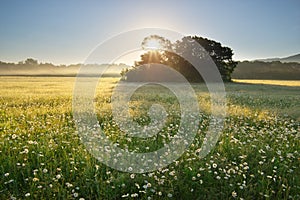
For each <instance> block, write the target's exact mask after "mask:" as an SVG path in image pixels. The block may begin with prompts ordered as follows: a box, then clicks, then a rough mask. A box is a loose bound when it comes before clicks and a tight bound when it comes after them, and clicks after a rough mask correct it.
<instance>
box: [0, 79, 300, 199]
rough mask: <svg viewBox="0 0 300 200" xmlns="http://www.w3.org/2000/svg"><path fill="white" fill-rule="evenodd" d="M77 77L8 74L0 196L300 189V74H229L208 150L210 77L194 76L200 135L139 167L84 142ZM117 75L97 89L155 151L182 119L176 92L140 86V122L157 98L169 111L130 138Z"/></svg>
mask: <svg viewBox="0 0 300 200" xmlns="http://www.w3.org/2000/svg"><path fill="white" fill-rule="evenodd" d="M74 81H75V78H62V77H59V78H56V77H0V94H1V95H0V163H1V164H0V177H1V178H0V199H10V198H11V199H26V198H27V199H80V198H84V199H122V198H124V199H128V198H136V199H299V198H300V194H299V190H300V170H299V164H300V142H299V137H300V135H299V132H300V131H299V125H300V120H299V119H300V113H299V108H300V85H299V82H297V83H293V84H292V86H290V85H289V84H287V85H280V86H278V84H275V83H274V82H275V81H273V82H272V83H271V84H261V83H259V84H257V83H256V82H252V83H249V82H248V83H230V84H226V85H225V86H226V92H227V113H228V115H227V117H226V120H225V125H224V129H223V133H222V135H221V137H220V138H219V141H218V143H217V145H216V147H215V148H214V149H213V150H212V151H211V152H210V153H209V155H208V156H206V157H205V158H203V159H199V158H198V156H197V150H198V149H199V148H200V147H201V144H202V140H203V136H204V134H205V130H206V128H207V126H208V122H209V118H210V116H209V113H210V103H209V95H208V93H207V90H206V87H205V86H204V85H203V84H194V85H193V88H194V89H195V91H196V93H197V95H198V99H199V105H200V108H201V110H202V112H201V113H200V123H199V134H198V135H197V136H196V138H195V140H194V142H193V144H192V145H191V146H190V147H189V149H187V151H186V152H185V153H184V154H183V156H182V157H180V158H179V159H178V160H177V161H176V162H174V163H172V164H170V165H169V166H168V167H166V168H163V169H160V170H157V171H154V172H150V173H145V174H130V173H124V172H119V171H117V170H114V169H112V168H109V167H107V166H105V165H103V164H102V163H100V162H99V161H97V160H96V159H95V158H94V157H93V156H91V155H90V154H89V152H88V151H87V150H86V149H85V146H84V145H83V144H82V143H81V142H80V140H79V137H78V135H77V133H76V132H75V131H76V129H75V125H74V120H73V116H72V91H73V87H74ZM117 81H118V79H116V78H105V79H102V82H101V85H100V86H99V87H98V90H97V95H96V97H95V102H96V111H97V114H98V120H99V122H100V125H101V127H102V128H103V129H104V131H105V133H106V134H107V135H108V136H109V137H110V139H111V140H112V141H114V142H118V143H119V144H120V146H122V147H124V148H128V149H130V150H131V151H152V150H153V151H154V150H156V149H157V148H158V147H159V146H160V145H163V144H164V143H167V142H168V141H169V139H170V137H171V136H172V135H174V134H176V131H177V130H178V128H177V126H176V125H179V117H180V112H179V105H178V102H177V101H176V97H175V96H174V95H172V94H171V93H170V92H168V91H167V90H166V89H164V88H161V87H155V86H150V87H146V88H142V89H140V90H138V91H137V92H136V93H135V94H134V96H133V97H132V99H131V100H132V101H131V102H130V107H131V114H132V116H133V118H134V119H135V120H136V121H137V122H139V123H141V124H147V123H148V122H149V117H148V116H147V114H146V113H147V109H148V108H149V106H150V105H151V104H152V103H154V102H155V101H157V100H159V103H161V104H162V105H164V106H165V108H166V110H167V111H168V112H169V116H168V119H167V122H166V127H164V128H163V130H162V131H161V132H160V135H159V137H158V138H157V139H155V141H154V140H153V141H152V139H153V138H149V139H146V140H139V139H136V138H128V137H126V135H124V133H123V132H121V131H120V130H119V128H118V127H117V125H116V124H115V122H114V121H113V116H112V114H111V111H110V94H111V92H112V89H113V87H114V85H115V84H116V83H117ZM147 146H148V147H149V149H147V148H145V147H147ZM135 196H137V197H135ZM235 196H236V197H235Z"/></svg>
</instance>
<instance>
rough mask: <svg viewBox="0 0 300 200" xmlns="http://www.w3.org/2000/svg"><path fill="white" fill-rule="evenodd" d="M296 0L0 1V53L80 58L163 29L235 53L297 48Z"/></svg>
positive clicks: (280, 53)
mask: <svg viewBox="0 0 300 200" xmlns="http://www.w3.org/2000/svg"><path fill="white" fill-rule="evenodd" d="M299 8H300V1H299V0H294V1H292V0H281V1H280V0H273V1H267V0H265V1H263V0H252V1H241V0H227V1H223V0H218V1H217V0H211V1H201V0H191V1H189V0H186V1H183V0H165V1H163V0H160V1H159V0H153V1H146V0H119V1H118V0H111V1H100V0H99V1H91V0H87V1H83V0H82V1H77V0H73V1H71V0H69V1H63V0H62V1H54V0H53V1H38V0H27V1H16V0H11V1H8V0H7V1H5V0H4V1H1V3H0V25H1V29H0V60H1V61H10V62H17V61H21V60H25V59H26V58H28V57H32V58H35V59H38V60H39V61H42V62H52V63H56V64H70V63H82V62H84V60H85V58H86V57H87V56H88V55H89V53H90V52H91V51H92V50H93V49H94V48H95V47H96V46H97V45H98V44H99V43H101V42H103V41H105V40H106V39H108V38H110V37H112V36H113V35H117V34H119V33H121V32H125V31H129V30H133V29H139V28H145V27H155V28H165V29H171V30H174V31H177V32H180V33H182V34H184V35H199V36H203V37H207V38H211V39H214V40H216V41H219V42H221V43H222V44H223V45H225V46H229V47H231V48H232V49H233V50H234V53H235V56H234V58H235V59H237V60H244V59H250V60H251V59H255V58H266V57H284V56H288V55H292V54H296V53H300V12H299Z"/></svg>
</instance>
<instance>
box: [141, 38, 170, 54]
mask: <svg viewBox="0 0 300 200" xmlns="http://www.w3.org/2000/svg"><path fill="white" fill-rule="evenodd" d="M142 48H143V49H144V50H146V49H147V50H157V51H159V50H163V49H164V48H165V45H164V40H163V38H162V37H160V36H158V35H151V36H148V37H146V38H145V39H144V40H143V42H142Z"/></svg>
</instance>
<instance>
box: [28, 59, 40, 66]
mask: <svg viewBox="0 0 300 200" xmlns="http://www.w3.org/2000/svg"><path fill="white" fill-rule="evenodd" d="M24 64H25V65H38V64H39V63H38V61H37V60H34V59H33V58H27V59H26V60H25V62H24Z"/></svg>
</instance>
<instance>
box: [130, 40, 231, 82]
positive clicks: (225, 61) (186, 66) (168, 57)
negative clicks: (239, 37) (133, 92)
mask: <svg viewBox="0 0 300 200" xmlns="http://www.w3.org/2000/svg"><path fill="white" fill-rule="evenodd" d="M153 38H154V39H156V40H157V41H158V43H159V44H160V46H161V47H162V49H163V50H150V51H147V52H146V53H144V54H143V55H141V60H140V61H136V62H135V64H134V68H133V69H132V70H129V71H127V73H126V74H125V76H126V77H127V80H128V81H137V80H142V78H141V77H139V76H140V75H141V73H140V74H139V72H142V71H144V72H143V73H142V74H145V73H147V72H145V70H149V67H143V65H145V64H155V63H157V64H163V65H167V66H169V67H171V68H173V69H175V70H177V71H178V72H179V73H181V74H182V75H183V76H185V78H186V79H187V80H188V81H190V82H202V81H203V78H202V76H201V75H200V74H199V73H198V71H197V70H196V69H195V68H194V67H193V65H192V64H191V63H189V62H188V61H187V60H185V59H184V58H183V57H184V55H185V54H191V49H192V54H193V55H192V56H193V59H198V60H201V59H203V57H204V56H205V55H207V54H208V55H209V56H210V57H211V59H212V60H213V61H214V63H215V65H216V66H217V68H218V70H219V72H220V74H221V77H222V79H223V81H231V73H232V72H233V70H234V68H235V67H236V65H237V62H235V61H233V59H232V56H233V51H232V49H231V48H229V47H224V46H222V45H221V43H219V42H216V41H213V40H209V39H207V38H202V37H199V36H187V37H183V38H182V39H181V40H180V41H177V42H175V43H171V42H170V41H169V40H167V39H165V38H163V37H160V36H157V35H154V36H149V37H147V38H145V39H144V41H143V42H142V47H143V46H145V45H146V43H147V41H149V40H150V39H153ZM189 41H193V42H198V43H199V44H200V46H199V45H193V43H191V42H189ZM191 45H192V46H191ZM171 50H172V51H171ZM204 51H205V52H204ZM174 52H176V53H174ZM195 52H196V53H195ZM150 70H151V69H150ZM156 70H157V69H156Z"/></svg>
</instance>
